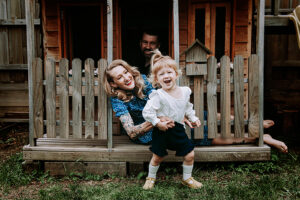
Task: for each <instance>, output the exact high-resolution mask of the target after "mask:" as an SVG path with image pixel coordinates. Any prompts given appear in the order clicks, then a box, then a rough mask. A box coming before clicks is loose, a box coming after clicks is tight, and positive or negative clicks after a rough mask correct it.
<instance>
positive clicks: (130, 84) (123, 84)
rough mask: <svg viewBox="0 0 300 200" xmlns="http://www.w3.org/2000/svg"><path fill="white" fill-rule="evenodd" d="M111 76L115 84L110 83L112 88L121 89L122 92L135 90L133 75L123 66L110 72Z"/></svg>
mask: <svg viewBox="0 0 300 200" xmlns="http://www.w3.org/2000/svg"><path fill="white" fill-rule="evenodd" d="M109 75H110V76H111V78H112V80H113V82H110V86H112V87H114V88H119V89H122V90H133V89H134V87H135V82H134V79H133V76H132V74H131V73H130V72H129V71H128V70H127V69H125V68H124V67H123V66H122V65H119V66H116V67H115V68H113V69H112V70H110V72H109Z"/></svg>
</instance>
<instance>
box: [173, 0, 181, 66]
mask: <svg viewBox="0 0 300 200" xmlns="http://www.w3.org/2000/svg"><path fill="white" fill-rule="evenodd" d="M173 23H174V26H173V27H174V30H173V32H174V58H175V61H176V63H177V64H178V66H179V56H180V55H179V11H178V0H173Z"/></svg>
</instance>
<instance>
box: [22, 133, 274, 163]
mask: <svg viewBox="0 0 300 200" xmlns="http://www.w3.org/2000/svg"><path fill="white" fill-rule="evenodd" d="M151 156H152V153H151V152H150V151H149V145H138V144H133V143H132V142H131V141H129V139H128V138H127V137H126V136H125V137H124V136H114V146H113V148H112V149H111V151H109V150H108V149H107V147H106V141H102V140H79V139H56V138H52V139H50V138H41V139H38V140H37V146H34V147H32V146H29V145H27V146H24V148H23V159H24V160H40V161H82V162H111V161H114V162H149V161H150V159H151ZM269 159H270V147H269V146H267V145H264V146H263V147H258V146H257V145H252V144H251V145H226V146H209V147H195V161H196V162H221V161H263V160H269ZM165 161H167V162H181V161H182V157H177V156H175V152H174V151H169V155H168V156H167V157H166V159H165Z"/></svg>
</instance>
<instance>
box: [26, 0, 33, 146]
mask: <svg viewBox="0 0 300 200" xmlns="http://www.w3.org/2000/svg"><path fill="white" fill-rule="evenodd" d="M34 11H35V0H25V16H26V34H27V36H26V37H27V62H28V93H29V144H30V145H31V146H34V135H35V134H34V126H33V104H34V102H33V82H32V77H33V72H32V65H33V59H34V57H35V51H34V50H35V48H34V47H35V44H34V43H35V41H34V35H35V34H34V13H35V12H34Z"/></svg>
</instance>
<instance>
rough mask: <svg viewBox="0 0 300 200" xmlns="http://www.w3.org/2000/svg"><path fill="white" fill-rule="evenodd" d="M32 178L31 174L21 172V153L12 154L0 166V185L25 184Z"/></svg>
mask: <svg viewBox="0 0 300 200" xmlns="http://www.w3.org/2000/svg"><path fill="white" fill-rule="evenodd" d="M32 179H33V175H31V174H27V173H24V172H23V169H22V154H16V155H13V156H12V157H10V159H8V160H7V161H5V162H4V163H2V164H1V166H0V185H1V186H2V187H7V186H20V185H26V184H28V183H29V182H30V181H31V180H32Z"/></svg>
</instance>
